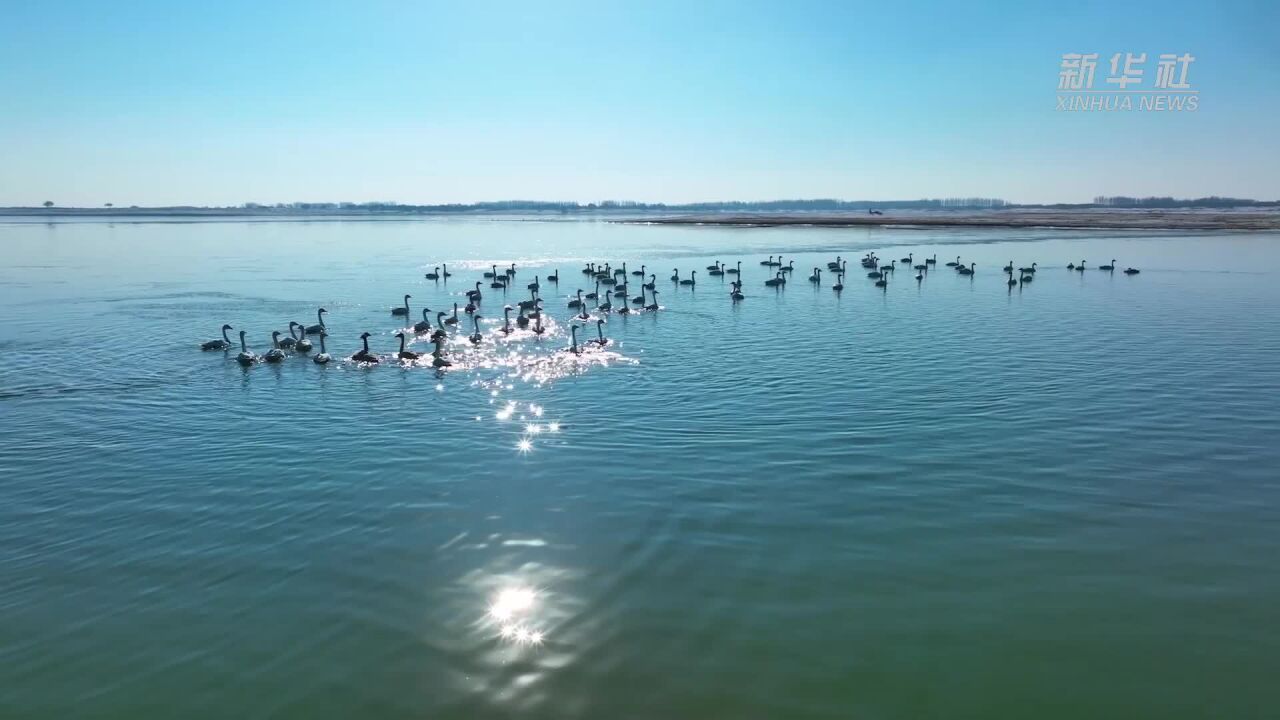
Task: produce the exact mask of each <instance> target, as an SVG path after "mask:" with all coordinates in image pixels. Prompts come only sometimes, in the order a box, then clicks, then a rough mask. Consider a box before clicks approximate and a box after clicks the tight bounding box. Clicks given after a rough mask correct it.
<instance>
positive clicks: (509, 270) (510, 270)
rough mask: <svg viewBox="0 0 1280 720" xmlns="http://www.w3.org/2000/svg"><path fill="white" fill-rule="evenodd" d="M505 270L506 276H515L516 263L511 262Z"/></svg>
mask: <svg viewBox="0 0 1280 720" xmlns="http://www.w3.org/2000/svg"><path fill="white" fill-rule="evenodd" d="M506 272H507V277H515V276H516V264H515V263H511V267H509V268H507V271H506Z"/></svg>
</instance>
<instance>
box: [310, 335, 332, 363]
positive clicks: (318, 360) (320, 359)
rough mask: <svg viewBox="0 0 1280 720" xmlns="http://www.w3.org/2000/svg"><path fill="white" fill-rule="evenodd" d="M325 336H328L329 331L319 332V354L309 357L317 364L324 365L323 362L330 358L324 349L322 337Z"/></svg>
mask: <svg viewBox="0 0 1280 720" xmlns="http://www.w3.org/2000/svg"><path fill="white" fill-rule="evenodd" d="M327 337H329V333H326V332H321V333H320V354H319V355H317V356H315V357H313V358H311V362H313V363H315V364H317V365H324V364H325V363H327V362H329V359H330V358H329V352H328V351H327V350H325V349H324V339H325V338H327Z"/></svg>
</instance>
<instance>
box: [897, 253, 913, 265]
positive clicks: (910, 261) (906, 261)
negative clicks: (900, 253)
mask: <svg viewBox="0 0 1280 720" xmlns="http://www.w3.org/2000/svg"><path fill="white" fill-rule="evenodd" d="M915 261H916V254H915V253H907V256H906V257H904V258H902V259H901V260H899V261H898V262H900V263H902V264H904V265H913V264H915Z"/></svg>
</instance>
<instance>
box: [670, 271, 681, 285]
mask: <svg viewBox="0 0 1280 720" xmlns="http://www.w3.org/2000/svg"><path fill="white" fill-rule="evenodd" d="M671 282H680V268H671Z"/></svg>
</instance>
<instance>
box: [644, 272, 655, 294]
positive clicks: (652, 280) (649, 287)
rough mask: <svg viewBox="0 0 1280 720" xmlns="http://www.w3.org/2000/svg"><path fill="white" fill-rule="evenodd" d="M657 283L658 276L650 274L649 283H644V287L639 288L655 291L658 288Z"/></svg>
mask: <svg viewBox="0 0 1280 720" xmlns="http://www.w3.org/2000/svg"><path fill="white" fill-rule="evenodd" d="M657 281H658V276H657V275H653V274H650V275H649V282H647V283H645V284H644V285H642V286H641V287H643V288H644V289H645V290H654V289H657V287H658V284H657Z"/></svg>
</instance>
